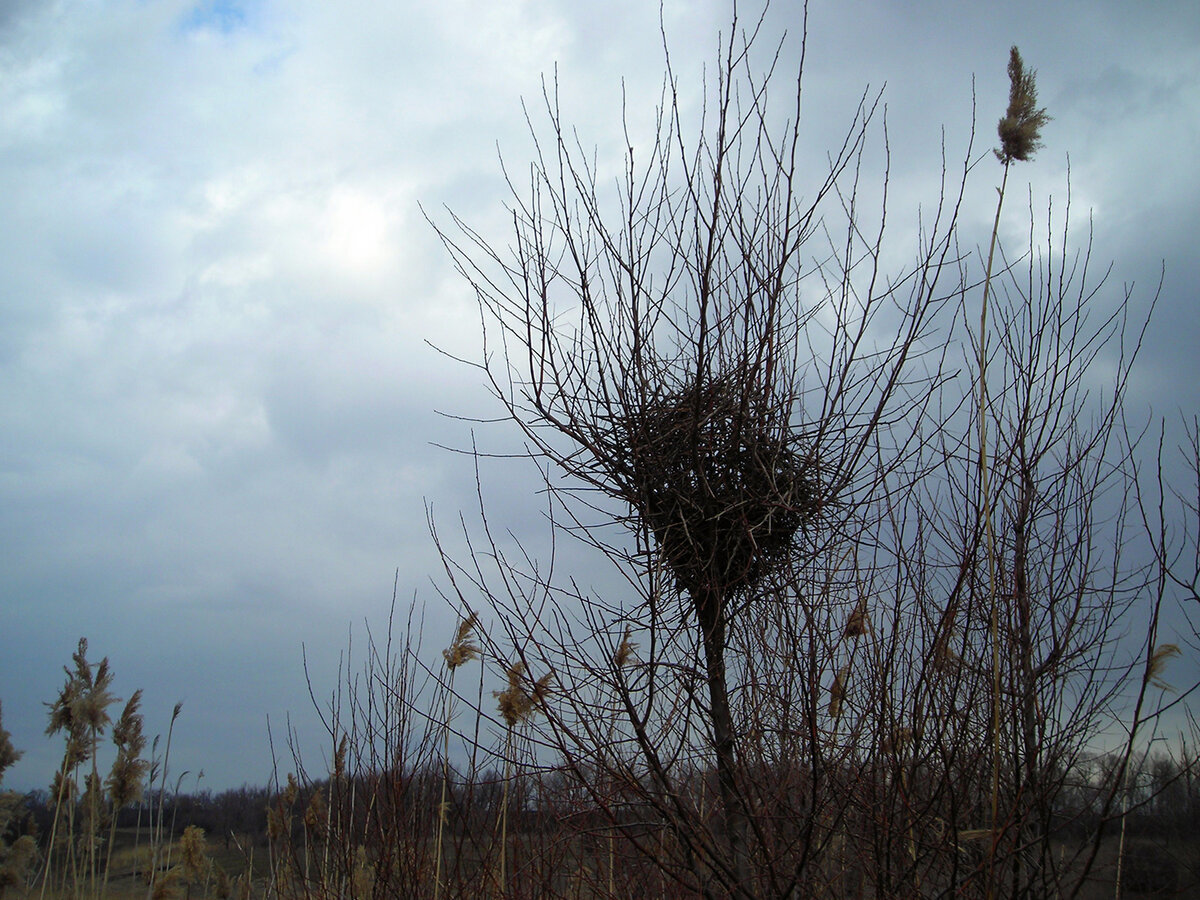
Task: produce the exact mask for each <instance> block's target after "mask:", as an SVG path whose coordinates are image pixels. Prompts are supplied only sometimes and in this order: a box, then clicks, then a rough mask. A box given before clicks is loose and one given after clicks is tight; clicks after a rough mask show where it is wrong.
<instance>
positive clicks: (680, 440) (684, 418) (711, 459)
mask: <svg viewBox="0 0 1200 900" xmlns="http://www.w3.org/2000/svg"><path fill="white" fill-rule="evenodd" d="M622 425H623V427H622V429H621V431H622V432H623V434H622V438H623V443H624V445H625V446H624V450H625V453H626V458H625V460H624V461H623V462H624V465H623V467H622V468H623V469H624V472H623V474H624V476H625V478H624V479H623V480H624V481H625V483H626V486H627V489H628V490H629V497H628V499H629V501H630V502H631V504H632V506H633V508H634V511H635V512H636V514H637V515H639V516H640V517H641V518H642V520H643V521H644V522H645V523H646V524H647V525H649V527H650V529H651V531H652V532H653V535H654V538H655V541H656V542H657V544H658V547H659V550H660V552H661V553H662V557H663V560H664V562H665V564H666V565H667V567H668V568H669V569H670V571H671V572H672V574H673V575H674V577H675V580H676V583H677V584H678V586H679V588H680V589H681V590H682V591H684V592H686V593H687V594H689V595H690V596H691V598H692V600H693V601H694V602H695V603H696V605H697V608H698V609H700V611H701V612H703V611H704V610H703V606H704V605H706V604H707V602H708V601H709V599H710V598H721V599H722V600H723V599H727V598H730V597H732V596H733V595H734V594H736V593H738V592H739V591H742V590H744V589H746V588H749V587H751V586H753V585H754V584H755V583H756V582H758V581H759V580H760V579H761V578H762V577H764V576H765V575H767V574H768V573H769V572H770V571H771V570H772V568H774V567H775V566H777V565H778V564H779V563H780V562H781V561H782V560H783V559H784V558H786V556H787V555H788V553H789V551H790V549H791V547H792V546H793V543H794V540H795V537H796V532H797V531H798V530H799V529H800V528H801V526H802V525H803V524H804V523H805V521H806V520H808V519H809V518H811V516H812V515H813V514H814V513H815V512H816V510H817V506H818V502H819V499H818V498H819V494H818V484H817V477H816V473H817V467H816V464H815V461H814V460H813V459H812V458H811V456H810V455H809V454H807V453H805V452H804V450H803V449H802V447H801V442H800V441H799V440H798V439H797V437H796V436H795V434H794V432H793V431H792V429H791V426H790V423H789V422H788V421H787V418H786V415H785V414H784V413H781V412H779V411H778V409H772V407H771V406H770V405H769V404H768V402H766V401H763V400H761V399H758V398H754V397H750V396H747V395H746V394H745V393H744V392H743V391H742V390H741V389H740V386H739V385H738V384H737V383H736V380H734V381H717V382H710V383H708V384H704V385H702V386H699V387H697V386H696V385H695V384H694V383H693V384H691V385H689V386H687V387H686V388H683V389H681V390H677V391H674V392H670V393H667V394H665V395H660V396H659V397H657V398H656V399H655V400H653V401H651V402H649V403H647V404H646V405H645V406H643V407H642V408H641V409H638V410H636V411H633V412H631V413H630V414H628V415H627V416H626V417H625V419H624V421H623V423H622Z"/></svg>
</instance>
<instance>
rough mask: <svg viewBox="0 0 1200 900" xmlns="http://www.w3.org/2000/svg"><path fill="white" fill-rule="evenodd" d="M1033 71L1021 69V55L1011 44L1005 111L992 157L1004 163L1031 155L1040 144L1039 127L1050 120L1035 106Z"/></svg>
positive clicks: (1040, 133)
mask: <svg viewBox="0 0 1200 900" xmlns="http://www.w3.org/2000/svg"><path fill="white" fill-rule="evenodd" d="M1036 80H1037V72H1036V71H1034V70H1033V69H1030V70H1029V71H1028V72H1027V71H1025V64H1024V63H1023V62H1022V61H1021V54H1020V53H1019V52H1018V51H1017V48H1016V47H1013V48H1012V49H1011V50H1010V51H1009V56H1008V82H1009V85H1008V110H1007V111H1006V112H1005V114H1004V118H1003V119H1001V120H1000V123H999V124H998V125H997V126H996V130H997V132H998V133H999V135H1000V147H999V149H998V150H996V156H997V157H999V159H1000V161H1001V162H1002V163H1004V164H1005V165H1008V164H1009V163H1010V162H1012V161H1013V160H1028V159H1032V158H1033V154H1034V153H1036V152H1037V151H1038V150H1040V149H1041V147H1042V141H1041V136H1042V126H1043V125H1045V124H1046V123H1047V122H1049V121H1050V116H1048V115H1047V114H1046V110H1045V109H1038V105H1037V83H1036Z"/></svg>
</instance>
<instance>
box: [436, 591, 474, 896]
mask: <svg viewBox="0 0 1200 900" xmlns="http://www.w3.org/2000/svg"><path fill="white" fill-rule="evenodd" d="M478 625H479V620H478V619H477V618H476V616H475V614H474V613H469V614H468V615H467V616H466V617H465V618H463V620H462V621H461V622H459V623H458V630H457V631H456V632H455V635H454V640H453V641H452V642H451V643H450V646H449V647H447V648H446V649H445V650H443V651H442V656H443V658H444V659H445V663H446V671H447V672H449V673H450V675H449V678H448V679H447V684H446V695H445V703H444V705H443V707H442V797H441V800H440V801H439V803H438V817H437V820H438V826H437V843H436V844H435V845H434V850H433V858H434V873H433V896H434V900H438V898H439V897H440V896H441V893H442V853H443V849H442V837H443V835H444V834H445V830H446V819H447V817H448V816H449V808H448V803H447V800H446V792H447V789H448V786H449V783H450V721H451V719H452V718H453V708H452V705H451V704H452V703H453V700H454V673H455V672H457V671H458V669H459V668H460V667H461V666H463V665H465V664H466V663H468V662H470V661H471V660H473V659H477V658H479V656H480V654H481V652H482V651H481V649H480V647H479V644H478V643H476V642H475V638H474V632H475V629H476V628H477V627H478Z"/></svg>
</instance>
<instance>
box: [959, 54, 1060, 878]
mask: <svg viewBox="0 0 1200 900" xmlns="http://www.w3.org/2000/svg"><path fill="white" fill-rule="evenodd" d="M1036 77H1037V73H1036V72H1035V71H1033V70H1029V71H1026V70H1025V65H1024V62H1023V61H1022V59H1021V54H1020V52H1019V51H1018V50H1017V48H1016V47H1015V46H1014V47H1012V48H1011V50H1010V51H1009V60H1008V79H1009V93H1008V109H1007V110H1006V111H1005V114H1004V117H1003V118H1001V119H1000V122H999V124H998V125H997V132H998V134H999V136H1000V147H999V148H998V149H997V150H996V151H995V154H996V158H997V159H999V160H1000V162H1001V163H1002V164H1003V166H1004V174H1003V177H1002V178H1001V181H1000V187H999V188H997V189H996V190H997V194H998V196H997V199H996V216H995V219H994V221H993V223H992V235H991V240H990V242H989V245H988V256H987V265H986V267H985V269H984V277H983V297H982V299H981V301H980V310H979V333H978V335H977V336H976V339H975V342H976V349H977V356H976V366H977V379H978V380H977V399H978V405H977V408H976V415H977V416H978V420H979V517H980V524H981V526H982V528H983V531H984V539H985V553H986V557H987V585H988V597H987V602H988V607H989V609H990V610H991V645H992V735H991V736H992V745H993V765H992V785H991V828H992V837H991V849H990V850H989V853H988V898H989V900H991V897H992V896H993V887H992V886H993V882H994V869H995V859H996V850H997V843H998V841H999V839H1000V835H999V829H1000V769H1001V751H1000V703H1001V700H1000V697H1001V694H1000V689H1001V668H1000V601H999V592H998V588H997V578H998V572H997V568H998V560H997V554H996V532H995V526H994V523H993V520H992V497H991V489H990V484H989V468H990V467H989V460H988V432H987V420H988V416H989V414H990V412H989V404H988V381H987V367H988V298H989V295H990V292H991V287H992V266H993V262H994V259H995V253H996V242H997V240H998V237H999V233H1000V212H1001V209H1002V208H1003V206H1004V192H1005V190H1006V188H1007V186H1008V171H1009V168H1010V167H1011V166H1012V164H1013V162H1015V161H1018V160H1020V161H1028V160H1030V159H1032V158H1033V154H1034V153H1035V152H1036V151H1037V150H1038V149H1040V148H1041V146H1042V144H1041V130H1042V127H1043V126H1044V125H1045V124H1046V122H1048V121H1049V119H1050V117H1049V116H1048V115H1047V113H1046V110H1045V109H1041V108H1039V107H1038V105H1037V83H1036Z"/></svg>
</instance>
